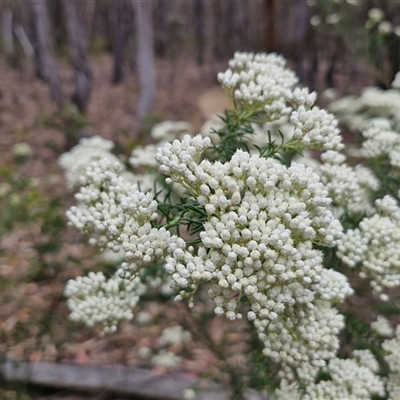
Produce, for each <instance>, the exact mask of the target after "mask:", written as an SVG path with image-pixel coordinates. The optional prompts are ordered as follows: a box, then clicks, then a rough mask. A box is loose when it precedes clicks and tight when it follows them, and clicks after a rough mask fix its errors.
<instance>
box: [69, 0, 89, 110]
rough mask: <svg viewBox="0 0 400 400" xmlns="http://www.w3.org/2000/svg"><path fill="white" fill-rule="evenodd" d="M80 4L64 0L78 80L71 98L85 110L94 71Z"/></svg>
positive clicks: (80, 108) (72, 55)
mask: <svg viewBox="0 0 400 400" xmlns="http://www.w3.org/2000/svg"><path fill="white" fill-rule="evenodd" d="M80 6H82V4H80V3H77V2H75V1H70V0H65V1H64V7H65V11H66V16H67V26H68V33H69V40H70V49H71V50H70V51H71V57H72V65H73V68H74V73H75V82H76V90H75V93H74V94H73V95H72V99H71V100H72V102H73V103H74V104H75V105H76V106H77V107H78V108H79V110H80V111H85V110H86V109H87V106H88V104H89V97H90V91H91V77H92V72H91V69H90V64H89V59H88V54H87V39H86V32H85V30H84V26H83V22H82V19H81V18H80V17H81V16H82V15H79V10H78V7H80ZM81 11H82V10H81Z"/></svg>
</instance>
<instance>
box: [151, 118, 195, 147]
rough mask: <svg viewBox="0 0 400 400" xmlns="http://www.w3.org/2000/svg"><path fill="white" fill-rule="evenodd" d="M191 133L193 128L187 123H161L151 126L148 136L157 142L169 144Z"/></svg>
mask: <svg viewBox="0 0 400 400" xmlns="http://www.w3.org/2000/svg"><path fill="white" fill-rule="evenodd" d="M192 132H193V126H192V124H190V123H189V122H185V121H163V122H160V123H159V124H156V125H154V126H153V128H152V129H151V132H150V136H151V137H152V138H153V139H154V140H156V141H158V142H164V141H167V142H170V141H172V140H174V139H179V138H180V137H181V136H184V135H187V134H191V133H192Z"/></svg>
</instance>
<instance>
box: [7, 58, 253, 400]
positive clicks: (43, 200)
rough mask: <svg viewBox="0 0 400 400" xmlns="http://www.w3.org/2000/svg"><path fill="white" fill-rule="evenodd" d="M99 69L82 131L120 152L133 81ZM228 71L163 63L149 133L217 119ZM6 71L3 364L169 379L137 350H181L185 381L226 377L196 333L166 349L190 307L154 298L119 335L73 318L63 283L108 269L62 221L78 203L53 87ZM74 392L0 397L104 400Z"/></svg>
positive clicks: (233, 340) (130, 128) (218, 328)
mask: <svg viewBox="0 0 400 400" xmlns="http://www.w3.org/2000/svg"><path fill="white" fill-rule="evenodd" d="M60 64H61V68H60V74H61V79H62V83H63V87H64V89H65V91H66V93H67V94H69V95H70V94H71V91H72V87H73V71H72V68H71V67H70V66H69V65H68V64H67V63H66V62H61V63H60ZM92 67H93V73H94V80H93V92H92V95H91V101H90V106H89V109H88V111H87V113H86V115H85V118H86V120H87V122H88V125H87V127H86V128H85V130H84V132H85V135H88V136H90V135H93V134H98V135H100V136H102V137H104V138H108V139H112V140H113V141H115V142H116V143H117V146H118V149H119V150H123V149H124V146H125V145H126V143H131V142H132V141H135V140H137V138H138V137H139V136H140V135H139V133H140V127H139V125H138V123H137V121H136V117H135V109H136V102H137V98H138V83H137V80H136V79H135V77H134V74H133V73H130V76H129V77H128V78H127V79H126V81H125V82H123V83H121V84H118V85H113V84H111V83H110V82H111V70H112V60H111V58H110V57H109V56H104V55H102V56H96V57H94V58H93V59H92ZM225 68H226V65H225V64H220V65H217V64H212V65H208V66H203V67H198V66H196V65H195V64H194V63H193V64H191V63H190V62H189V61H187V59H184V58H181V59H179V60H176V61H175V62H174V63H171V62H168V61H162V62H161V61H160V62H159V63H158V65H157V88H158V89H157V99H156V104H155V111H154V113H153V114H152V116H151V118H150V119H149V126H150V125H151V124H153V123H155V122H161V121H163V120H166V119H172V120H185V121H189V122H191V123H192V124H194V126H195V128H196V129H199V128H200V126H201V124H202V123H203V122H204V121H205V119H206V118H208V117H210V116H211V114H212V113H213V112H216V111H220V110H222V109H224V108H225V107H226V106H227V102H226V100H224V97H223V95H222V90H220V89H217V88H216V87H217V81H216V74H217V72H218V71H220V70H224V69H225ZM0 71H1V73H0V205H1V207H2V210H1V212H0V362H1V361H3V360H15V361H50V362H70V363H77V364H80V365H85V364H107V365H109V364H119V365H121V364H122V365H128V366H141V367H143V366H146V367H148V368H153V369H154V371H155V373H158V374H165V373H167V369H166V368H162V367H151V366H149V363H148V361H146V360H145V358H144V357H143V355H142V356H140V354H141V352H142V353H143V350H141V349H143V348H149V349H152V350H153V351H162V350H168V351H171V352H173V353H175V354H176V355H178V356H179V357H180V363H179V366H178V367H177V369H178V371H181V372H182V373H185V374H187V375H188V376H200V375H202V376H203V375H207V376H212V377H217V378H220V380H222V381H223V380H224V379H225V376H224V374H223V372H222V371H221V370H220V369H219V366H218V361H217V360H216V358H215V355H214V354H213V352H212V351H211V350H210V348H208V347H207V346H205V345H204V343H202V340H201V337H195V335H193V334H192V337H191V339H190V340H188V341H187V342H185V343H180V344H171V345H169V346H161V345H160V344H159V341H158V340H159V337H160V333H161V332H162V331H163V329H165V328H166V327H171V326H175V325H183V326H185V327H188V326H189V325H190V319H189V317H188V312H187V308H186V307H185V306H184V305H183V304H180V303H174V302H172V301H171V302H166V303H160V302H159V301H155V300H154V301H148V302H147V303H146V304H145V305H143V306H141V308H140V309H139V308H138V309H137V310H135V313H139V315H141V316H142V318H138V321H137V322H135V321H134V322H129V323H128V322H127V323H123V324H121V327H120V329H119V331H118V332H117V333H115V334H112V335H108V336H101V335H100V332H99V331H98V330H96V329H86V328H83V327H82V326H80V325H76V324H73V323H71V322H69V321H68V309H67V307H66V304H65V298H64V297H63V291H64V287H65V283H66V282H67V280H68V279H70V278H74V277H76V276H78V275H82V274H85V273H87V272H88V271H91V270H95V271H97V270H100V269H101V268H110V266H109V265H108V266H107V265H105V264H104V260H103V259H102V258H101V256H100V254H99V253H98V252H96V250H95V249H94V248H92V247H90V246H89V245H87V244H86V242H87V240H86V238H83V237H82V235H80V234H79V233H78V232H77V231H76V230H75V229H72V228H70V227H67V226H66V220H65V211H66V209H67V208H68V207H69V206H70V205H72V204H73V203H74V199H73V193H72V192H71V191H70V190H69V189H67V187H66V182H65V180H64V177H63V174H62V171H61V168H60V167H59V166H58V164H57V159H58V157H59V155H60V154H61V153H62V152H63V151H64V148H65V144H66V139H65V132H63V131H62V130H59V129H55V128H54V127H53V128H50V127H49V124H48V122H49V117H51V115H52V114H53V113H54V112H55V111H56V109H55V106H54V103H53V102H52V100H51V99H50V95H49V89H48V87H47V85H46V84H45V83H43V82H42V81H40V80H38V79H36V78H35V77H34V74H33V72H32V68H30V66H28V65H25V66H23V67H21V68H20V69H17V70H15V69H11V68H10V67H9V66H8V65H7V64H6V63H5V62H4V61H0ZM53 122H54V121H53ZM141 137H142V136H141ZM21 142H24V143H27V144H29V146H30V148H31V149H32V156H30V157H27V158H26V159H24V160H21V159H18V158H16V157H15V154H14V146H15V145H16V144H18V143H21ZM127 155H128V154H127ZM145 317H146V318H147V321H145V319H146V318H145ZM214 321H215V322H213V326H211V332H212V334H213V335H214V339H215V341H216V343H224V344H225V345H226V346H228V347H230V348H231V349H232V351H228V353H227V354H230V356H231V357H236V358H237V360H236V362H237V363H238V364H240V363H241V362H242V361H243V360H242V359H240V353H241V350H243V345H244V344H243V341H244V340H243V339H246V336H244V334H242V333H237V331H238V330H237V329H236V328H237V326H235V327H233V325H230V324H226V323H224V329H223V327H222V324H221V321H220V320H219V319H214ZM233 328H235V329H233ZM189 329H190V326H189ZM239 331H240V329H239ZM204 371H207V373H206V374H204ZM71 396H72V394H71V393H70V392H69V391H61V392H59V393H58V394H55V393H51V394H47V395H45V394H44V393H43V392H40V391H39V392H38V391H32V390H26V388H25V387H23V388H22V389H21V388H17V389H16V388H12V389H11V388H9V389H8V390H3V389H0V399H7V400H17V399H21V400H33V399H36V400H39V399H40V400H42V399H47V400H53V399H54V400H56V399H61V398H62V399H64V400H80V399H83V398H93V399H100V398H103V397H102V395H101V393H97V394H95V395H90V396H89V397H88V395H86V396H84V395H82V396H83V397H82V396H78V395H73V397H71Z"/></svg>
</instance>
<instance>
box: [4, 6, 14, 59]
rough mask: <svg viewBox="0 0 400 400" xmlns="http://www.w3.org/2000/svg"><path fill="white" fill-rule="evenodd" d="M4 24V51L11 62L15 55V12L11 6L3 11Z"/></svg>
mask: <svg viewBox="0 0 400 400" xmlns="http://www.w3.org/2000/svg"><path fill="white" fill-rule="evenodd" d="M2 19H3V21H2V22H3V24H2V25H3V26H2V34H3V47H4V52H5V54H6V58H7V60H8V61H10V62H11V60H12V58H13V55H14V42H13V29H12V26H13V13H12V11H11V9H10V8H6V9H5V10H4V11H3V15H2Z"/></svg>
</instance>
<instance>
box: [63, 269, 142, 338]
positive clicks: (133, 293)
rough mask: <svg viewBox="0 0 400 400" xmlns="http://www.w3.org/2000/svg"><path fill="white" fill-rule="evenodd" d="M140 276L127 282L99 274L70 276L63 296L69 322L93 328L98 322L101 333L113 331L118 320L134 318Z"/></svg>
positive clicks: (140, 287) (140, 288) (140, 289)
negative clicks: (76, 322) (81, 323)
mask: <svg viewBox="0 0 400 400" xmlns="http://www.w3.org/2000/svg"><path fill="white" fill-rule="evenodd" d="M144 291H145V286H144V285H143V284H142V283H141V281H140V279H139V278H135V279H132V280H130V281H128V280H126V279H121V278H119V277H117V276H115V277H113V278H110V279H106V277H105V276H104V275H103V274H102V273H101V272H98V273H94V272H89V274H88V276H85V277H82V276H79V277H78V278H76V279H70V280H69V281H68V282H67V285H66V287H65V291H64V295H65V296H66V297H67V298H68V300H67V305H68V308H69V309H70V311H71V314H70V315H69V318H70V319H71V320H72V321H78V322H83V323H84V324H85V325H86V326H88V327H92V326H94V325H97V324H101V325H102V328H103V332H104V333H109V332H115V331H116V330H117V325H118V323H119V322H120V321H123V320H130V319H132V318H133V313H132V308H134V307H135V306H136V304H137V303H138V301H139V297H140V296H141V295H142V294H143V293H144Z"/></svg>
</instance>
